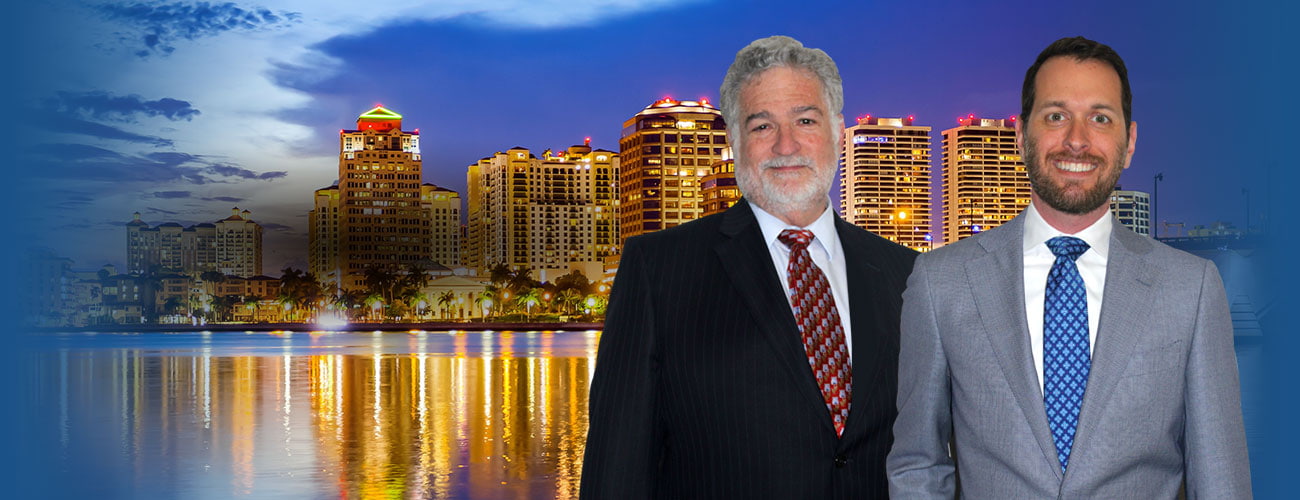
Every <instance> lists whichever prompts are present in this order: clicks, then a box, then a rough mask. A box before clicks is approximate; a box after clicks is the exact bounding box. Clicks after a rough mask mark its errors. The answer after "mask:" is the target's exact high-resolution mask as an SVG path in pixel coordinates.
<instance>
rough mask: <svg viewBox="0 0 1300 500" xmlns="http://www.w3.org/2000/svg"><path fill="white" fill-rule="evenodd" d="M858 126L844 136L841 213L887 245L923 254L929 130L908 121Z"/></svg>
mask: <svg viewBox="0 0 1300 500" xmlns="http://www.w3.org/2000/svg"><path fill="white" fill-rule="evenodd" d="M857 121H858V123H857V125H854V126H852V127H849V128H847V129H845V130H844V147H843V149H842V150H841V152H842V155H841V160H842V161H843V163H844V168H843V170H841V171H840V212H842V213H843V216H844V219H845V220H847V221H849V222H852V223H853V224H855V225H857V226H859V227H862V228H864V229H866V230H868V231H871V232H873V233H876V234H878V235H880V236H881V237H884V238H887V239H889V241H893V242H895V243H898V244H900V245H903V246H906V247H908V248H911V249H914V250H920V251H928V250H929V249H930V248H931V244H932V242H933V236H932V235H931V229H930V223H931V220H932V219H931V210H930V205H931V204H930V127H923V126H918V125H914V124H913V121H914V117H912V116H908V117H906V118H877V117H872V116H871V115H867V116H864V117H862V118H858V120H857Z"/></svg>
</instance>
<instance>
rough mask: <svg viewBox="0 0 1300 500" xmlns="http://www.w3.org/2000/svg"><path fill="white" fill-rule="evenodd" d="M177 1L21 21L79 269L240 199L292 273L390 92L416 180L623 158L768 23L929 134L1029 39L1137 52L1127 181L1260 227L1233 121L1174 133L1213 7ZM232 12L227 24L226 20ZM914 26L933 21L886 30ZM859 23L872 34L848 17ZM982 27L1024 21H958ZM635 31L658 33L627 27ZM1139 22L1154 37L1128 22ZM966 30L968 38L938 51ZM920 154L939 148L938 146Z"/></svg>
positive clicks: (40, 175) (1220, 81)
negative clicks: (540, 154) (42, 40)
mask: <svg viewBox="0 0 1300 500" xmlns="http://www.w3.org/2000/svg"><path fill="white" fill-rule="evenodd" d="M186 5H188V4H157V3H152V4H135V5H134V6H114V5H107V4H95V3H74V4H68V5H61V6H58V7H47V8H44V9H41V10H39V11H37V12H35V13H34V15H33V16H32V17H31V18H30V19H31V20H32V23H31V27H33V28H36V29H40V28H42V27H47V28H49V31H50V32H52V33H59V34H60V35H61V36H59V37H54V40H52V41H51V42H50V43H49V44H48V46H47V47H44V48H42V50H41V53H40V54H36V55H33V54H27V55H25V57H33V56H37V55H38V56H40V57H41V61H40V64H38V65H36V67H39V68H42V69H45V70H48V71H45V72H44V76H42V77H41V78H38V79H33V80H32V81H25V82H21V84H20V88H19V92H18V94H17V95H18V97H19V98H20V100H21V104H22V106H23V109H25V110H29V111H32V112H33V115H34V116H38V117H39V119H38V120H35V121H33V125H34V127H36V128H37V129H39V130H40V134H37V137H38V138H37V139H36V140H34V141H33V144H34V145H35V146H34V147H32V148H31V149H29V150H27V151H24V152H22V154H23V155H26V157H25V158H24V161H25V162H26V163H28V164H29V165H30V168H29V169H28V171H29V172H30V174H29V175H25V176H24V177H25V178H24V179H23V180H24V182H25V183H27V187H29V190H30V192H31V193H35V194H39V195H40V196H36V197H34V198H35V199H34V206H35V207H36V208H37V210H33V211H31V217H30V219H28V221H29V222H30V224H31V227H30V228H28V234H27V236H29V237H27V238H24V239H23V241H29V242H32V243H33V244H36V245H42V246H48V247H50V248H51V249H53V250H55V251H56V252H58V253H59V254H61V255H66V256H68V257H71V258H73V259H74V260H75V261H76V265H77V267H78V268H87V267H98V266H99V265H102V264H105V263H113V264H115V265H118V266H119V267H123V266H124V264H125V255H124V254H123V252H122V248H124V245H120V244H118V243H119V242H120V241H121V239H122V226H123V225H124V224H125V223H126V222H129V221H130V217H131V213H132V212H135V211H140V212H141V213H142V214H143V216H144V219H145V220H146V221H147V222H150V223H154V224H156V223H158V222H162V221H175V222H179V223H181V224H185V225H190V224H194V223H199V222H208V221H209V219H216V218H218V217H219V216H220V214H222V213H224V212H225V211H227V210H229V208H230V207H231V206H235V205H238V206H240V207H244V208H248V209H250V210H252V211H253V213H254V214H255V220H256V221H257V222H258V223H259V224H262V225H263V226H264V227H265V229H266V235H265V247H266V255H265V257H264V259H265V266H264V267H265V269H267V272H268V273H275V272H277V271H278V270H279V269H281V268H283V267H285V266H293V267H297V268H299V269H307V268H308V265H307V258H308V251H307V232H308V223H307V214H308V212H309V211H310V210H311V209H312V207H313V193H314V191H315V190H317V189H320V188H323V187H326V186H329V185H331V184H333V183H334V182H336V180H337V179H336V177H337V172H338V170H337V142H336V141H337V139H335V138H334V135H333V134H334V133H335V132H336V131H337V130H339V129H340V128H350V127H351V124H352V122H354V121H355V118H356V116H357V114H358V113H361V112H363V111H364V110H365V109H369V108H370V107H372V106H374V105H375V104H384V105H385V106H387V107H390V108H391V109H395V110H397V111H398V112H400V113H402V114H404V115H405V116H406V122H407V125H406V126H407V127H408V128H410V129H423V132H424V134H423V135H424V137H425V139H424V140H423V144H422V146H423V148H424V154H425V168H424V170H425V173H424V176H423V178H422V182H425V183H432V184H436V185H438V186H443V187H447V188H449V189H452V190H455V191H458V192H460V193H462V196H463V195H464V194H465V193H466V186H465V180H464V179H465V174H464V168H465V165H469V164H471V163H474V162H476V161H477V160H478V159H479V158H482V157H485V156H491V155H492V154H493V153H494V152H496V151H505V150H507V149H509V148H510V147H513V146H522V147H525V148H528V149H531V150H539V151H540V150H542V149H548V148H550V149H557V150H558V149H562V148H565V147H567V146H570V145H574V144H581V141H583V139H584V138H585V137H591V138H592V143H591V144H592V146H593V147H595V148H603V149H607V150H617V144H618V139H619V132H620V129H619V125H620V124H621V123H622V122H623V121H624V120H625V119H626V118H627V117H628V116H631V115H632V114H635V113H636V112H637V111H638V110H640V109H643V108H644V106H645V104H646V103H647V102H652V101H654V100H657V99H660V98H663V97H665V96H671V97H674V98H677V99H699V98H707V99H710V100H716V94H717V86H718V84H719V83H720V81H721V76H722V74H723V72H725V70H726V67H727V65H728V64H729V63H730V60H731V58H732V57H733V56H734V53H735V51H736V50H738V49H739V48H740V47H742V46H743V45H744V44H746V43H748V42H749V41H750V40H752V39H754V38H757V37H761V36H766V35H770V34H776V33H784V34H789V35H792V36H794V37H796V38H799V39H801V40H802V41H804V42H805V43H806V44H807V45H809V46H813V47H818V48H823V49H825V50H827V52H828V53H829V54H830V55H831V56H832V57H833V58H835V59H836V61H837V62H838V63H839V65H840V69H841V73H842V74H843V76H844V81H845V98H846V106H845V109H844V113H845V117H846V122H849V123H853V121H854V118H855V117H858V116H863V115H867V114H870V115H873V116H909V115H912V116H915V117H916V123H917V124H918V125H925V126H930V127H934V130H936V131H937V130H942V129H946V128H950V127H952V126H953V125H954V124H955V123H956V122H955V121H947V120H953V119H955V118H956V117H958V116H966V115H967V114H968V113H974V114H976V115H977V116H987V117H999V118H1000V117H1008V116H1011V115H1014V114H1016V113H1017V112H1018V108H1019V102H1018V101H1019V99H1018V94H1019V83H1020V78H1021V76H1022V75H1023V71H1024V68H1025V67H1027V66H1028V64H1029V63H1030V62H1032V59H1033V56H1034V55H1035V54H1036V53H1037V51H1038V50H1040V49H1041V48H1042V46H1044V45H1046V43H1048V42H1050V41H1051V40H1053V39H1055V38H1057V37H1060V36H1066V35H1073V34H1083V35H1085V36H1089V37H1091V38H1095V39H1098V40H1100V41H1102V42H1104V43H1108V44H1111V45H1112V46H1114V47H1115V48H1116V49H1117V50H1118V51H1119V52H1120V53H1121V54H1122V55H1124V56H1125V58H1126V60H1127V61H1128V63H1129V66H1130V68H1131V73H1132V78H1133V85H1134V93H1135V96H1136V98H1135V101H1137V104H1136V105H1135V107H1134V109H1135V119H1136V120H1137V121H1138V122H1139V123H1140V124H1141V125H1142V127H1141V129H1140V131H1141V133H1140V134H1139V139H1140V140H1139V144H1138V148H1137V150H1138V152H1137V154H1136V155H1135V159H1134V165H1133V168H1131V169H1130V170H1129V171H1128V172H1126V173H1125V175H1124V177H1123V178H1121V184H1122V185H1124V186H1125V187H1126V188H1128V189H1138V190H1143V191H1151V190H1152V189H1151V188H1152V177H1153V176H1154V175H1155V174H1157V173H1164V174H1165V177H1164V181H1163V182H1161V184H1162V185H1161V186H1160V189H1159V191H1160V194H1161V196H1162V197H1161V199H1160V200H1159V215H1160V216H1161V218H1162V219H1164V220H1170V221H1177V222H1184V223H1186V224H1187V226H1188V227H1191V226H1192V225H1195V224H1209V223H1211V222H1213V221H1217V220H1225V221H1229V222H1233V223H1235V224H1236V225H1237V226H1239V227H1242V226H1244V225H1245V224H1244V218H1245V213H1246V212H1247V211H1248V210H1250V211H1251V213H1252V214H1253V215H1254V217H1253V219H1258V218H1259V217H1260V215H1261V214H1264V213H1265V210H1263V209H1262V206H1263V205H1264V203H1266V202H1267V201H1268V200H1267V198H1266V197H1265V195H1264V191H1265V189H1264V188H1265V186H1266V185H1267V179H1266V177H1265V176H1262V175H1249V176H1248V175H1246V174H1245V173H1241V174H1240V175H1223V170H1224V169H1223V168H1222V163H1223V161H1224V160H1223V159H1224V158H1232V159H1233V160H1229V161H1234V160H1235V158H1237V157H1236V156H1235V154H1236V151H1235V150H1229V147H1230V146H1229V144H1231V143H1233V142H1234V141H1235V140H1237V139H1234V137H1236V136H1237V135H1239V134H1245V133H1247V131H1245V130H1241V131H1238V130H1233V129H1226V130H1221V131H1216V132H1215V134H1216V138H1217V139H1221V140H1214V141H1204V140H1201V141H1196V142H1194V143H1193V142H1190V141H1189V140H1188V136H1187V128H1188V124H1191V123H1196V121H1195V120H1196V119H1197V118H1199V117H1200V115H1199V113H1201V112H1202V108H1201V107H1199V106H1195V105H1192V104H1191V103H1195V102H1197V101H1196V100H1195V99H1193V97H1195V96H1199V95H1203V94H1209V93H1211V90H1213V89H1218V88H1224V87H1226V88H1238V87H1239V86H1240V85H1239V84H1240V78H1241V76H1240V73H1239V72H1234V70H1236V69H1240V68H1238V67H1237V66H1238V65H1239V64H1240V63H1239V62H1237V61H1234V60H1215V59H1213V58H1208V59H1206V58H1205V54H1203V53H1202V54H1195V55H1194V54H1191V53H1189V51H1188V50H1186V49H1184V48H1183V46H1182V45H1180V43H1179V40H1178V38H1179V37H1178V36H1176V35H1177V34H1178V33H1181V32H1183V31H1197V30H1198V28H1203V27H1206V26H1212V25H1214V24H1215V22H1216V21H1217V20H1216V19H1215V18H1214V16H1212V15H1211V14H1210V13H1206V12H1190V10H1191V9H1189V12H1166V11H1165V10H1167V9H1163V10H1162V9H1156V8H1147V9H1146V10H1145V11H1143V10H1142V9H1136V10H1133V11H1132V12H1129V14H1130V15H1129V16H1128V17H1126V18H1125V19H1123V20H1121V21H1120V22H1119V23H1118V26H1116V25H1113V24H1108V23H1105V22H1103V21H1109V20H1111V19H1110V17H1108V16H1106V15H1105V12H1103V11H1098V12H1095V13H1082V14H1079V16H1078V17H1077V18H1074V19H1067V20H1062V21H1061V22H1059V23H1057V24H1052V25H1050V26H1049V25H1047V24H1045V23H1039V22H1037V21H1042V20H1048V19H1053V20H1055V19H1057V18H1056V16H1054V15H1053V12H1054V11H1053V9H1051V8H1050V7H1042V6H1034V5H1028V4H1026V5H1021V6H1018V7H994V8H988V7H974V6H964V5H952V6H948V7H945V9H946V10H945V15H944V16H937V15H927V16H922V17H919V18H913V17H909V15H912V14H916V13H917V12H914V11H913V10H909V8H907V7H903V6H892V5H880V6H871V7H858V8H857V9H859V10H860V11H862V12H863V14H864V18H863V19H858V20H851V19H846V20H838V19H837V20H834V21H831V22H830V23H829V24H827V23H826V22H824V17H825V16H826V12H828V11H830V10H831V9H832V8H833V6H834V5H847V4H838V3H835V2H831V3H827V4H825V5H828V6H829V7H828V8H827V9H823V10H821V11H810V12H801V13H791V14H790V15H789V16H784V17H782V18H780V19H766V18H765V17H764V16H763V15H762V14H761V13H760V12H757V11H759V10H761V9H754V11H751V10H745V9H738V8H736V4H734V3H727V2H667V1H666V2H658V3H635V4H634V3H626V4H621V3H618V2H595V3H592V4H577V5H573V4H571V3H562V4H558V5H548V4H542V5H540V6H538V7H530V6H521V5H519V4H514V3H510V2H503V3H490V4H487V5H486V6H477V7H474V8H473V9H470V8H465V9H460V10H457V9H456V8H455V7H434V6H425V7H421V8H416V7H412V8H409V9H397V10H394V11H392V12H389V13H383V14H380V13H374V12H360V10H361V9H360V8H358V7H355V6H351V4H347V3H340V4H335V5H326V6H317V5H316V4H307V3H298V2H268V3H266V4H251V3H250V4H238V5H223V6H221V7H220V8H219V9H218V8H216V7H213V9H215V10H211V9H210V10H209V11H204V12H199V11H196V10H194V9H192V8H191V9H189V10H186V8H182V7H185V6H186ZM527 5H532V4H527ZM1117 5H1118V4H1117ZM128 7H131V8H128ZM222 9H225V10H222ZM327 9H336V10H337V12H326V10H327ZM533 9H537V10H533ZM1130 10H1132V9H1130ZM865 14H870V16H865ZM223 16H224V17H223ZM868 17H869V19H867V18H868ZM231 19H235V20H240V21H241V22H239V23H224V21H228V20H231ZM733 19H734V22H733V21H732V20H733ZM907 19H926V21H925V22H919V21H917V22H908V23H903V22H901V21H900V20H907ZM723 20H726V22H722V21H723ZM979 20H989V21H990V23H986V24H981V23H979V22H977V21H979ZM993 21H996V22H993ZM1157 21H1158V22H1157ZM863 23H866V26H867V27H874V28H877V29H876V30H874V31H873V30H871V29H868V30H861V29H858V30H857V31H854V29H855V28H856V27H860V25H862V24H863ZM232 25H233V26H239V27H236V28H231V27H230V26H232ZM981 25H988V26H998V27H1005V28H1007V29H1020V31H1021V32H1018V33H1015V34H999V33H979V32H973V31H971V30H969V29H964V30H963V29H962V28H967V27H968V26H981ZM646 26H657V27H662V28H664V31H663V32H662V33H659V34H658V35H656V36H646V35H635V33H643V32H644V30H645V27H646ZM1149 26H1156V28H1155V31H1154V32H1152V31H1151V30H1147V32H1145V33H1138V32H1137V31H1136V30H1134V28H1137V27H1143V28H1146V27H1149ZM828 27H829V28H830V29H827V28H828ZM74 28H76V29H74ZM1161 30H1166V31H1161ZM1200 31H1201V32H1203V33H1208V32H1211V31H1213V30H1200ZM1162 34H1165V35H1169V36H1161V35H1162ZM1203 36H1208V37H1214V36H1216V35H1203ZM1218 36H1226V35H1218ZM964 38H965V39H973V40H975V41H978V43H971V44H957V45H953V44H952V43H951V42H952V41H954V40H960V39H964ZM901 40H909V41H908V42H907V43H903V42H902V41H901ZM1210 41H1211V42H1213V41H1217V42H1219V43H1220V44H1223V43H1228V41H1227V40H1226V39H1217V40H1216V39H1213V38H1211V40H1210ZM964 45H969V46H964ZM1210 45H1213V44H1210ZM954 47H961V48H960V49H956V50H954ZM1223 50H1225V51H1226V50H1228V49H1223ZM1211 55H1213V54H1211ZM975 56H979V57H975ZM1239 99H1242V97H1241V96H1234V95H1231V94H1229V95H1227V96H1220V97H1218V98H1216V103H1215V107H1216V108H1228V109H1232V108H1233V107H1234V102H1236V100H1239ZM1192 145H1195V146H1196V147H1191V146H1192ZM931 147H932V154H931V158H939V157H940V154H938V148H939V147H940V146H939V145H938V144H934V143H933V142H932V146H931ZM1239 161H1241V162H1242V165H1243V167H1244V166H1246V165H1249V164H1248V163H1247V160H1246V159H1241V160H1239ZM932 165H933V161H932ZM935 166H936V167H937V166H938V165H935ZM1239 170H1244V168H1240V169H1234V171H1239ZM936 174H937V172H936ZM1211 176H1215V177H1214V181H1213V182H1210V181H1208V180H1207V179H1209V178H1211ZM936 177H937V175H936ZM932 186H933V184H932ZM837 191H838V190H837ZM1251 193H1253V194H1251ZM1252 197H1253V201H1249V202H1250V203H1254V204H1255V207H1254V208H1253V209H1248V208H1247V206H1246V205H1247V203H1248V200H1250V199H1251V198H1252ZM834 201H835V203H836V205H837V206H838V198H836V199H835V200H834ZM936 208H937V207H936ZM934 216H935V217H937V216H938V212H937V211H936V213H935V214H934ZM1253 222H1255V223H1258V220H1254V221H1253Z"/></svg>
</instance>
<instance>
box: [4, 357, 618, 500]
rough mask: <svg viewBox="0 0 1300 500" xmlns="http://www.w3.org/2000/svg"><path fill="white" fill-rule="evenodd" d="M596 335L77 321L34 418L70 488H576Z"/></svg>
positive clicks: (55, 471)
mask: <svg viewBox="0 0 1300 500" xmlns="http://www.w3.org/2000/svg"><path fill="white" fill-rule="evenodd" d="M598 338H599V335H598V334H597V333H595V332H559V333H540V332H530V333H522V332H513V333H511V332H506V333H502V332H496V333H492V332H471V333H446V332H437V333H434V332H430V333H405V332H387V333H329V334H306V333H292V334H289V333H285V334H273V333H266V332H258V333H211V334H201V333H178V334H156V333H150V334H138V335H121V334H113V335H102V334H101V335H83V334H78V335H66V336H60V337H57V338H51V339H44V340H42V341H41V344H42V345H41V347H40V348H39V349H38V350H37V352H36V353H34V354H33V355H31V356H29V360H30V362H31V363H32V364H33V365H32V368H33V369H32V370H31V372H32V373H33V374H34V375H35V380H34V383H33V384H30V389H31V390H32V392H31V393H29V394H28V395H27V396H28V397H29V398H30V400H32V401H34V402H35V404H34V405H33V408H30V410H35V411H28V412H25V413H26V414H29V415H31V416H32V417H34V418H33V419H32V421H31V422H29V423H27V425H24V428H25V429H28V430H29V431H30V432H34V433H36V434H35V440H34V441H35V442H37V443H40V446H41V452H40V453H35V454H34V455H35V456H36V457H38V459H39V460H44V461H47V462H48V463H43V464H41V467H40V469H41V470H43V471H45V472H46V473H48V474H49V475H51V476H53V477H52V478H51V479H52V480H51V481H50V484H49V487H50V489H49V490H48V491H49V492H50V493H51V495H52V496H59V497H67V496H86V497H93V498H104V497H139V498H168V497H172V498H326V497H328V498H413V497H414V498H569V497H574V496H576V491H577V487H578V477H579V473H580V472H581V470H582V448H583V442H584V441H585V439H586V429H587V413H586V411H587V391H588V382H589V381H590V380H591V370H592V367H593V366H594V360H595V354H596V345H597V341H598Z"/></svg>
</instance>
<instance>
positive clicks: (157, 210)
mask: <svg viewBox="0 0 1300 500" xmlns="http://www.w3.org/2000/svg"><path fill="white" fill-rule="evenodd" d="M144 211H145V213H153V214H164V215H176V214H178V213H180V212H173V211H171V210H163V209H161V208H157V207H144Z"/></svg>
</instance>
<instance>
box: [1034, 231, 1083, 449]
mask: <svg viewBox="0 0 1300 500" xmlns="http://www.w3.org/2000/svg"><path fill="white" fill-rule="evenodd" d="M1047 247H1048V248H1050V249H1052V254H1053V255H1055V256H1056V262H1055V263H1054V264H1052V271H1051V272H1050V273H1048V275H1047V290H1046V292H1047V293H1046V298H1045V300H1044V301H1043V404H1044V406H1046V408H1047V424H1048V426H1050V427H1051V429H1052V440H1053V441H1055V442H1056V457H1057V458H1058V459H1060V461H1061V471H1062V472H1064V471H1065V468H1066V466H1067V465H1069V463H1070V448H1071V447H1072V446H1073V445H1074V432H1075V430H1076V429H1077V428H1078V426H1079V408H1080V407H1082V406H1083V391H1084V389H1085V388H1087V386H1088V368H1089V366H1090V365H1091V363H1092V361H1091V359H1089V356H1088V292H1087V290H1085V289H1084V287H1083V278H1082V277H1081V276H1079V267H1078V266H1077V265H1076V264H1075V259H1078V258H1079V256H1080V255H1082V254H1083V252H1085V251H1087V250H1088V244H1087V243H1086V242H1084V241H1083V240H1081V239H1079V238H1074V237H1070V236H1057V237H1055V238H1052V239H1050V240H1047Z"/></svg>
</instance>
